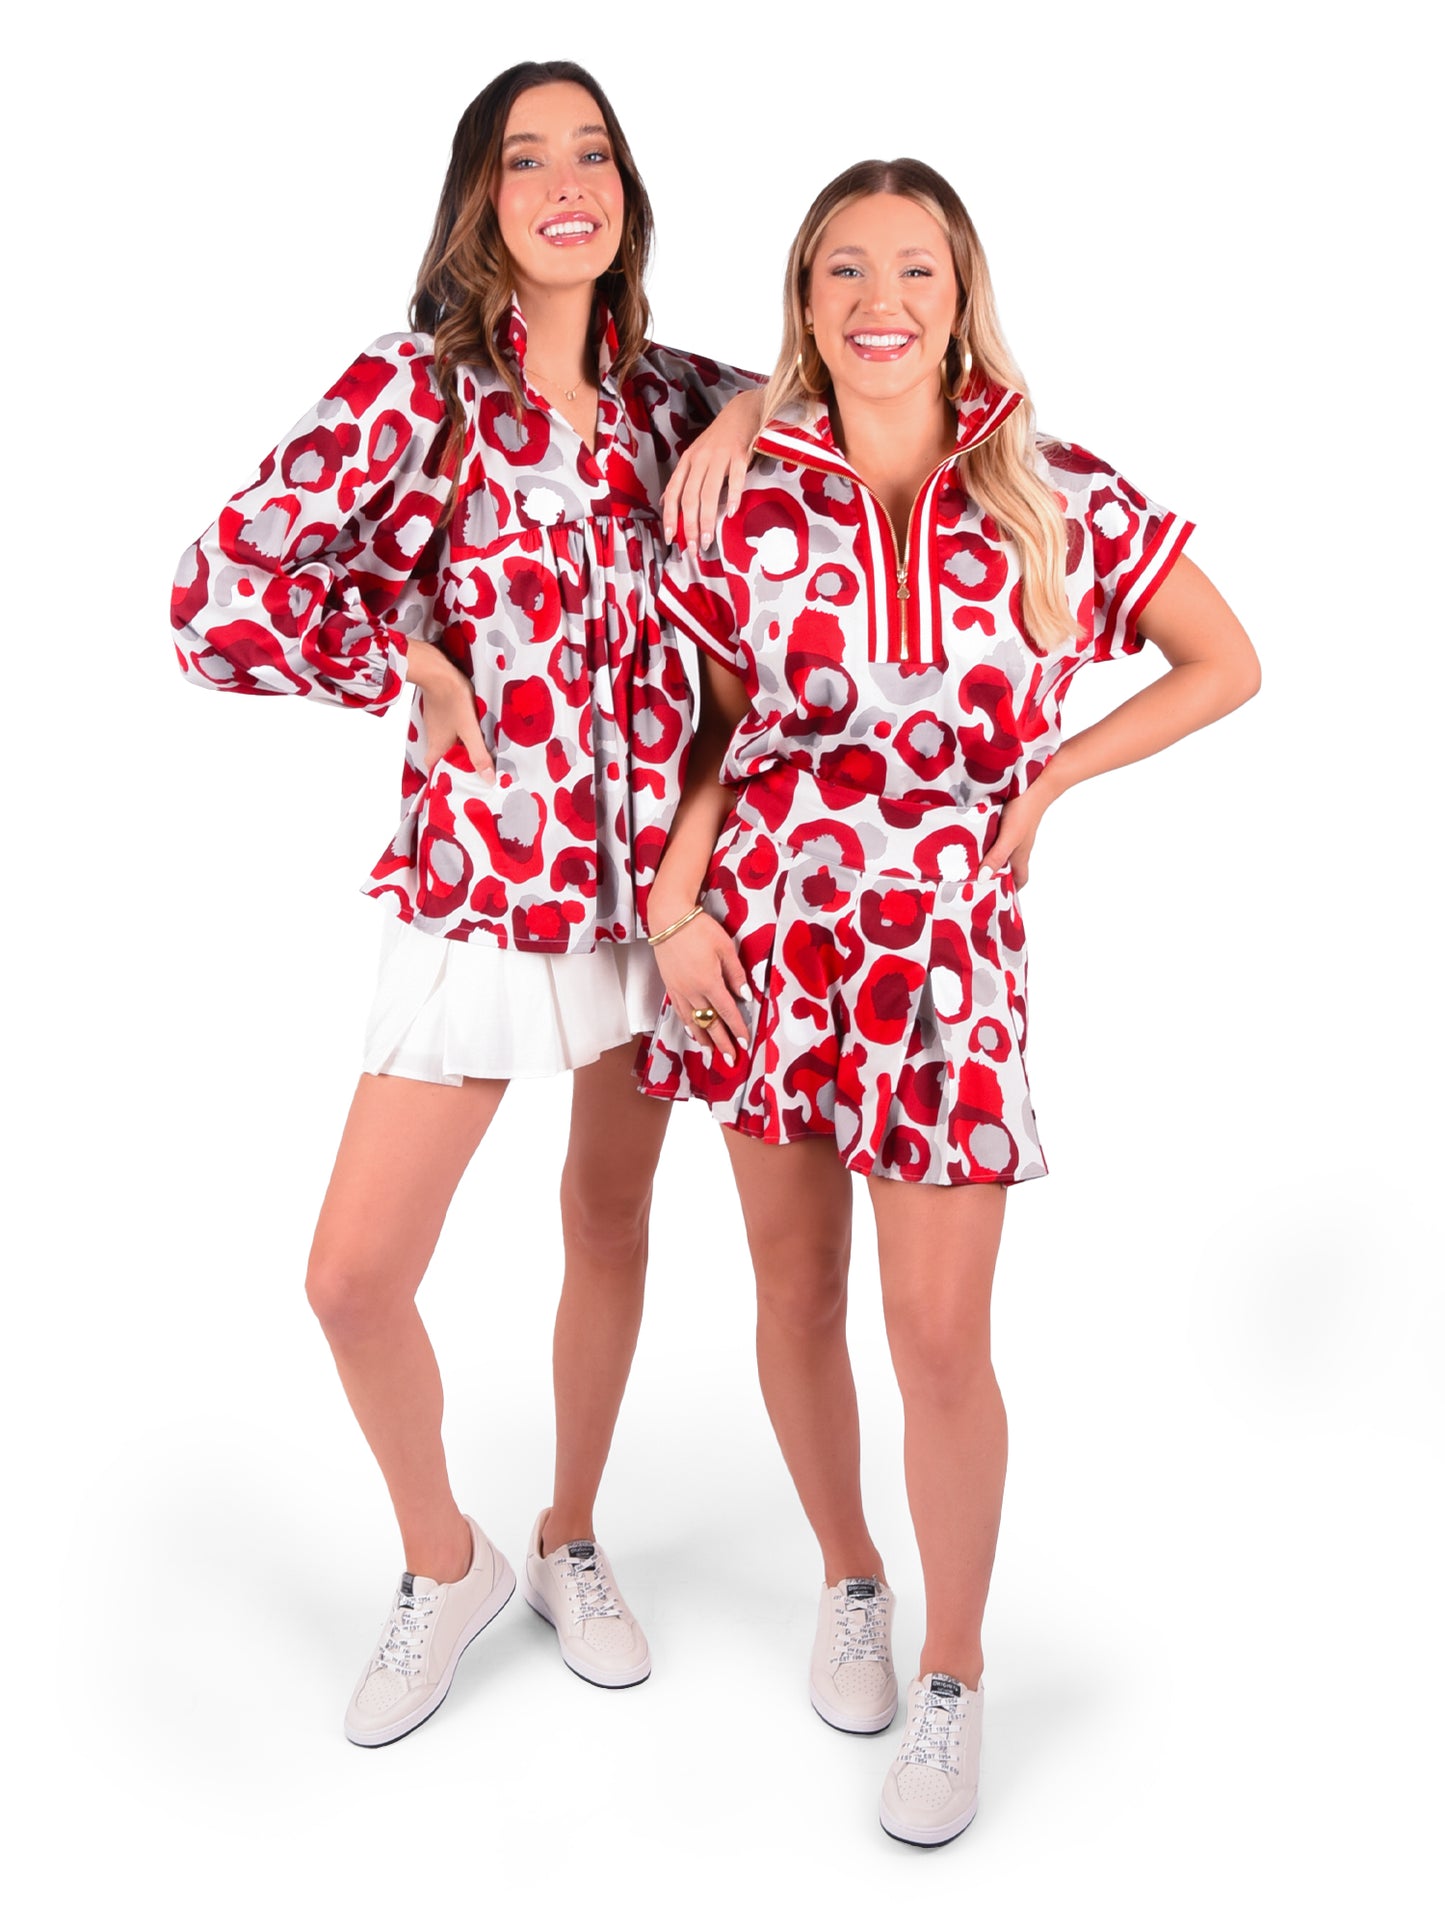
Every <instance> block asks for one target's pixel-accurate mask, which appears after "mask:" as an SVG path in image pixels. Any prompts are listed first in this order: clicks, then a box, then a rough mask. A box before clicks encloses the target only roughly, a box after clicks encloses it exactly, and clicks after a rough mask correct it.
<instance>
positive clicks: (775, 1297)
mask: <svg viewBox="0 0 1445 1927" xmlns="http://www.w3.org/2000/svg"><path fill="white" fill-rule="evenodd" d="M754 1270H755V1271H756V1273H757V1285H758V1317H759V1319H760V1320H761V1321H764V1322H766V1323H769V1324H772V1325H774V1326H781V1327H783V1328H784V1329H785V1330H788V1331H791V1332H795V1333H799V1334H803V1335H806V1334H808V1333H811V1332H816V1331H819V1330H821V1329H822V1328H823V1327H825V1326H827V1325H830V1324H832V1323H833V1322H834V1321H835V1320H836V1319H839V1318H841V1317H843V1316H844V1314H845V1313H846V1311H847V1307H848V1252H847V1248H846V1247H842V1248H840V1247H839V1246H837V1245H835V1244H832V1243H825V1244H817V1243H813V1242H810V1241H807V1240H800V1239H788V1238H777V1239H772V1240H769V1241H768V1242H767V1244H766V1245H764V1246H763V1247H762V1248H761V1250H759V1249H758V1248H756V1247H755V1249H754Z"/></svg>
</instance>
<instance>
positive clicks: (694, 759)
mask: <svg viewBox="0 0 1445 1927" xmlns="http://www.w3.org/2000/svg"><path fill="white" fill-rule="evenodd" d="M730 733H731V732H730V729H729V727H728V726H727V725H725V724H722V723H718V724H712V725H704V727H703V728H701V729H700V730H699V731H698V734H697V736H696V737H695V738H694V739H693V743H692V748H691V750H690V752H689V754H688V764H687V780H686V781H685V783H684V784H683V789H682V796H681V798H680V799H679V801H678V805H677V814H676V816H674V818H673V820H672V832H671V834H670V836H669V837H668V840H667V848H666V850H664V852H663V856H662V861H661V863H660V864H659V865H658V866H657V877H656V880H655V881H654V883H653V886H652V889H651V891H650V892H649V895H648V900H647V923H648V928H649V929H650V930H652V931H654V932H656V931H658V930H663V929H666V927H667V925H668V924H670V923H673V922H675V921H676V919H677V918H678V917H680V916H684V915H685V914H686V913H687V911H689V910H690V909H691V908H692V906H693V905H694V904H695V903H696V902H697V900H698V897H699V896H700V895H701V893H702V880H703V878H704V877H705V876H706V875H707V866H708V864H709V863H710V862H711V861H712V853H713V851H714V849H715V848H716V847H717V839H718V831H719V830H720V829H721V828H722V826H723V823H724V822H725V821H726V819H727V816H728V813H729V811H730V810H731V809H732V806H733V804H734V802H735V801H736V792H735V791H734V790H733V789H732V788H731V786H730V785H728V784H726V783H722V782H720V781H719V780H718V771H719V770H720V769H721V768H722V759H723V754H724V752H725V750H726V749H727V746H728V738H729V735H730Z"/></svg>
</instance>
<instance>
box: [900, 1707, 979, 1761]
mask: <svg viewBox="0 0 1445 1927" xmlns="http://www.w3.org/2000/svg"><path fill="white" fill-rule="evenodd" d="M963 1721H964V1705H963V1695H962V1694H961V1693H960V1694H958V1695H956V1696H955V1695H954V1694H952V1693H935V1692H934V1691H933V1690H932V1688H931V1687H930V1688H929V1689H928V1690H927V1691H926V1692H922V1693H920V1694H919V1695H918V1698H917V1700H916V1702H915V1703H914V1707H913V1717H912V1718H911V1719H910V1720H909V1722H908V1737H907V1738H906V1739H905V1740H904V1742H903V1745H902V1746H901V1747H900V1748H899V1752H898V1762H897V1763H898V1765H899V1766H901V1767H902V1766H931V1767H933V1768H934V1769H935V1770H936V1771H937V1772H939V1773H958V1772H959V1771H961V1766H962V1762H961V1754H962V1750H963Z"/></svg>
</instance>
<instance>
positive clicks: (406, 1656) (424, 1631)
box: [371, 1573, 437, 1679]
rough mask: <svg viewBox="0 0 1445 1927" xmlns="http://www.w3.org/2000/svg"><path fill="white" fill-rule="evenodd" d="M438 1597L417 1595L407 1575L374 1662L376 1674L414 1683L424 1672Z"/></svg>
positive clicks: (383, 1632)
mask: <svg viewBox="0 0 1445 1927" xmlns="http://www.w3.org/2000/svg"><path fill="white" fill-rule="evenodd" d="M436 1597H437V1596H436V1594H435V1593H434V1592H416V1591H415V1590H414V1589H413V1587H412V1584H411V1574H410V1573H408V1574H407V1575H406V1577H405V1578H404V1579H403V1580H402V1582H401V1584H400V1585H399V1586H398V1587H397V1589H396V1601H395V1604H394V1605H393V1606H392V1609H391V1617H390V1618H389V1619H388V1620H387V1623H386V1625H385V1626H384V1627H383V1628H382V1633H381V1643H380V1645H379V1646H378V1647H377V1651H376V1658H375V1659H374V1660H373V1661H372V1662H371V1668H372V1671H373V1672H375V1671H376V1669H377V1668H378V1667H382V1668H384V1669H385V1671H387V1672H388V1673H395V1674H396V1675H397V1677H398V1678H399V1679H414V1678H415V1677H416V1675H417V1674H418V1673H419V1672H420V1671H421V1670H422V1667H423V1666H424V1665H425V1664H426V1648H427V1641H428V1639H429V1638H430V1637H431V1621H432V1614H433V1613H434V1612H435V1610H436Z"/></svg>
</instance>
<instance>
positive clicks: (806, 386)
mask: <svg viewBox="0 0 1445 1927" xmlns="http://www.w3.org/2000/svg"><path fill="white" fill-rule="evenodd" d="M793 366H794V367H795V368H796V369H797V371H798V383H799V386H800V387H801V388H802V390H803V393H804V394H805V395H811V394H812V392H813V385H812V383H811V382H810V381H809V380H808V376H807V373H806V371H805V369H804V367H803V351H802V349H801V348H800V349H799V350H798V352H797V354H796V355H794V357H793Z"/></svg>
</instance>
